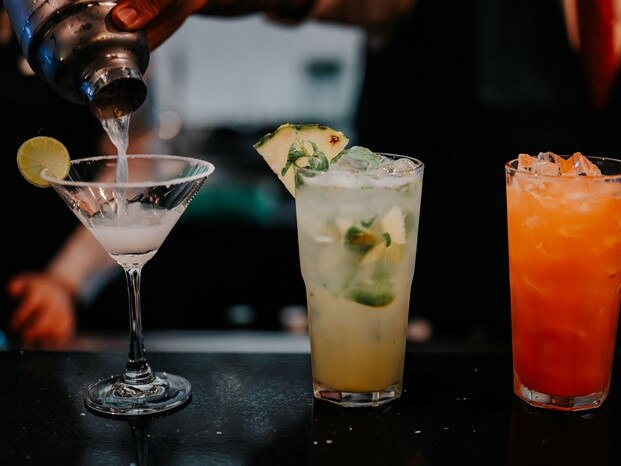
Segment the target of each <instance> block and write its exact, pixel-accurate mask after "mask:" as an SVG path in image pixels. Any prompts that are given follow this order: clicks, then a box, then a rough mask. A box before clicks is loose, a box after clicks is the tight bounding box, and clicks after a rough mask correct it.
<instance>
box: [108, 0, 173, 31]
mask: <svg viewBox="0 0 621 466" xmlns="http://www.w3.org/2000/svg"><path fill="white" fill-rule="evenodd" d="M177 1H178V0H120V1H119V2H118V3H117V4H116V5H115V6H114V8H112V11H111V12H110V15H111V16H112V21H113V22H114V24H115V25H116V26H118V27H119V28H121V29H124V30H129V31H135V30H138V29H142V28H144V27H145V26H146V25H147V24H149V23H150V22H151V21H152V20H153V19H154V18H155V17H157V16H158V15H159V14H160V13H161V12H162V11H164V10H166V9H168V8H169V7H170V6H171V5H173V4H175V3H176V2H177Z"/></svg>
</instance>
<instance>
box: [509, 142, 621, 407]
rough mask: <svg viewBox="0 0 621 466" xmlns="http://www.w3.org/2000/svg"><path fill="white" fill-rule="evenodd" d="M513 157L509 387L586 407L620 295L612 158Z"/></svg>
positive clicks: (619, 172) (602, 369) (605, 366)
mask: <svg viewBox="0 0 621 466" xmlns="http://www.w3.org/2000/svg"><path fill="white" fill-rule="evenodd" d="M520 160H521V165H522V166H523V167H524V168H522V169H518V160H517V159H516V160H513V161H511V162H509V163H508V164H507V165H506V167H505V172H506V187H507V214H508V234H509V259H510V261H509V262H510V283H511V315H512V332H513V364H514V391H515V393H516V395H518V396H519V397H520V398H522V399H524V400H525V401H526V402H528V403H529V404H532V405H534V406H539V407H545V408H550V409H557V410H566V411H574V410H582V409H589V408H595V407H598V406H600V405H601V403H603V401H604V400H605V398H606V396H607V394H608V388H609V384H610V375H611V368H612V361H613V354H614V347H615V336H616V330H617V319H618V313H619V304H620V290H621V161H620V160H613V159H607V158H601V157H589V158H588V159H586V158H584V157H583V156H581V155H580V154H575V155H574V156H572V157H571V158H569V159H567V160H563V159H561V158H559V157H558V156H556V155H554V154H550V153H544V154H540V157H539V159H534V158H530V157H528V156H525V155H521V156H520ZM559 171H560V172H563V173H564V174H563V175H559V174H558V172H559ZM600 172H601V174H600Z"/></svg>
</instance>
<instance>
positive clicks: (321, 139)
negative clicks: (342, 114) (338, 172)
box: [253, 123, 349, 197]
mask: <svg viewBox="0 0 621 466" xmlns="http://www.w3.org/2000/svg"><path fill="white" fill-rule="evenodd" d="M348 142H349V138H347V136H345V135H344V134H343V133H342V132H340V131H336V130H334V129H332V128H329V127H327V126H323V125H319V124H303V125H294V124H292V123H285V124H282V125H280V126H279V127H278V128H276V130H275V131H274V132H272V133H268V134H266V135H265V136H263V137H262V138H261V139H260V140H259V142H257V143H256V144H254V146H253V147H254V148H255V149H256V151H257V152H258V153H259V154H260V155H261V156H262V157H263V159H264V160H265V161H266V162H267V164H268V165H269V166H270V168H271V169H272V171H273V172H274V173H276V174H277V175H278V178H279V179H280V181H282V183H283V184H284V185H285V187H286V188H287V190H288V191H289V192H290V193H291V195H292V196H293V197H295V175H294V173H293V168H292V167H290V166H289V165H288V164H287V162H289V164H291V163H296V164H297V165H299V166H307V165H308V160H304V159H305V157H300V153H303V152H304V151H306V152H307V153H308V154H309V155H310V156H312V155H313V154H316V153H318V152H319V153H323V155H325V157H326V158H327V160H328V161H331V160H332V159H333V158H334V157H335V156H336V155H338V154H339V153H340V152H341V151H342V150H343V149H344V148H345V146H346V145H347V143H348ZM290 153H291V157H290ZM297 157H299V158H297ZM285 168H287V169H286V170H285V171H284V173H283V169H285Z"/></svg>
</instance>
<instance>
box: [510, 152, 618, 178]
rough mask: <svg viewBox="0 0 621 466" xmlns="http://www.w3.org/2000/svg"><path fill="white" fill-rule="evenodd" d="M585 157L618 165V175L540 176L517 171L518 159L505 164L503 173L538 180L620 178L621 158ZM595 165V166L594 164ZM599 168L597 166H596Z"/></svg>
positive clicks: (529, 172)
mask: <svg viewBox="0 0 621 466" xmlns="http://www.w3.org/2000/svg"><path fill="white" fill-rule="evenodd" d="M561 157H567V156H566V155H561ZM585 157H586V158H587V159H588V160H591V161H594V160H596V161H600V162H613V163H616V164H619V167H620V169H619V173H617V174H614V175H604V174H600V175H571V176H559V175H546V174H541V173H534V172H531V171H526V170H518V169H517V163H518V158H517V157H515V158H513V159H511V160H509V161H507V162H505V172H506V173H508V174H511V175H516V174H523V175H527V176H535V177H537V178H540V179H555V180H556V179H564V180H573V179H576V178H584V179H598V180H601V179H611V178H612V179H614V178H621V158H619V159H617V158H614V157H604V156H599V155H585ZM596 165H597V164H596ZM598 168H599V165H598Z"/></svg>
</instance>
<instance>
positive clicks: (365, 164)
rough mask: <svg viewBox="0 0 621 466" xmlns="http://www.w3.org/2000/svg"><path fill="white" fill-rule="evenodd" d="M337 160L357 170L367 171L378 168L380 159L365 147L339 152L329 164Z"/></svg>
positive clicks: (355, 147) (353, 147)
mask: <svg viewBox="0 0 621 466" xmlns="http://www.w3.org/2000/svg"><path fill="white" fill-rule="evenodd" d="M339 160H340V161H341V163H343V162H345V161H347V163H349V164H350V165H351V166H352V167H354V168H357V169H359V170H367V169H369V168H375V167H377V166H379V164H380V162H381V160H382V158H381V157H380V156H379V155H378V154H376V153H375V152H373V151H371V150H370V149H367V148H366V147H362V146H352V147H350V148H349V149H343V150H342V151H341V152H339V153H338V154H337V155H336V157H334V158H333V159H332V161H331V163H335V162H338V161H339Z"/></svg>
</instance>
